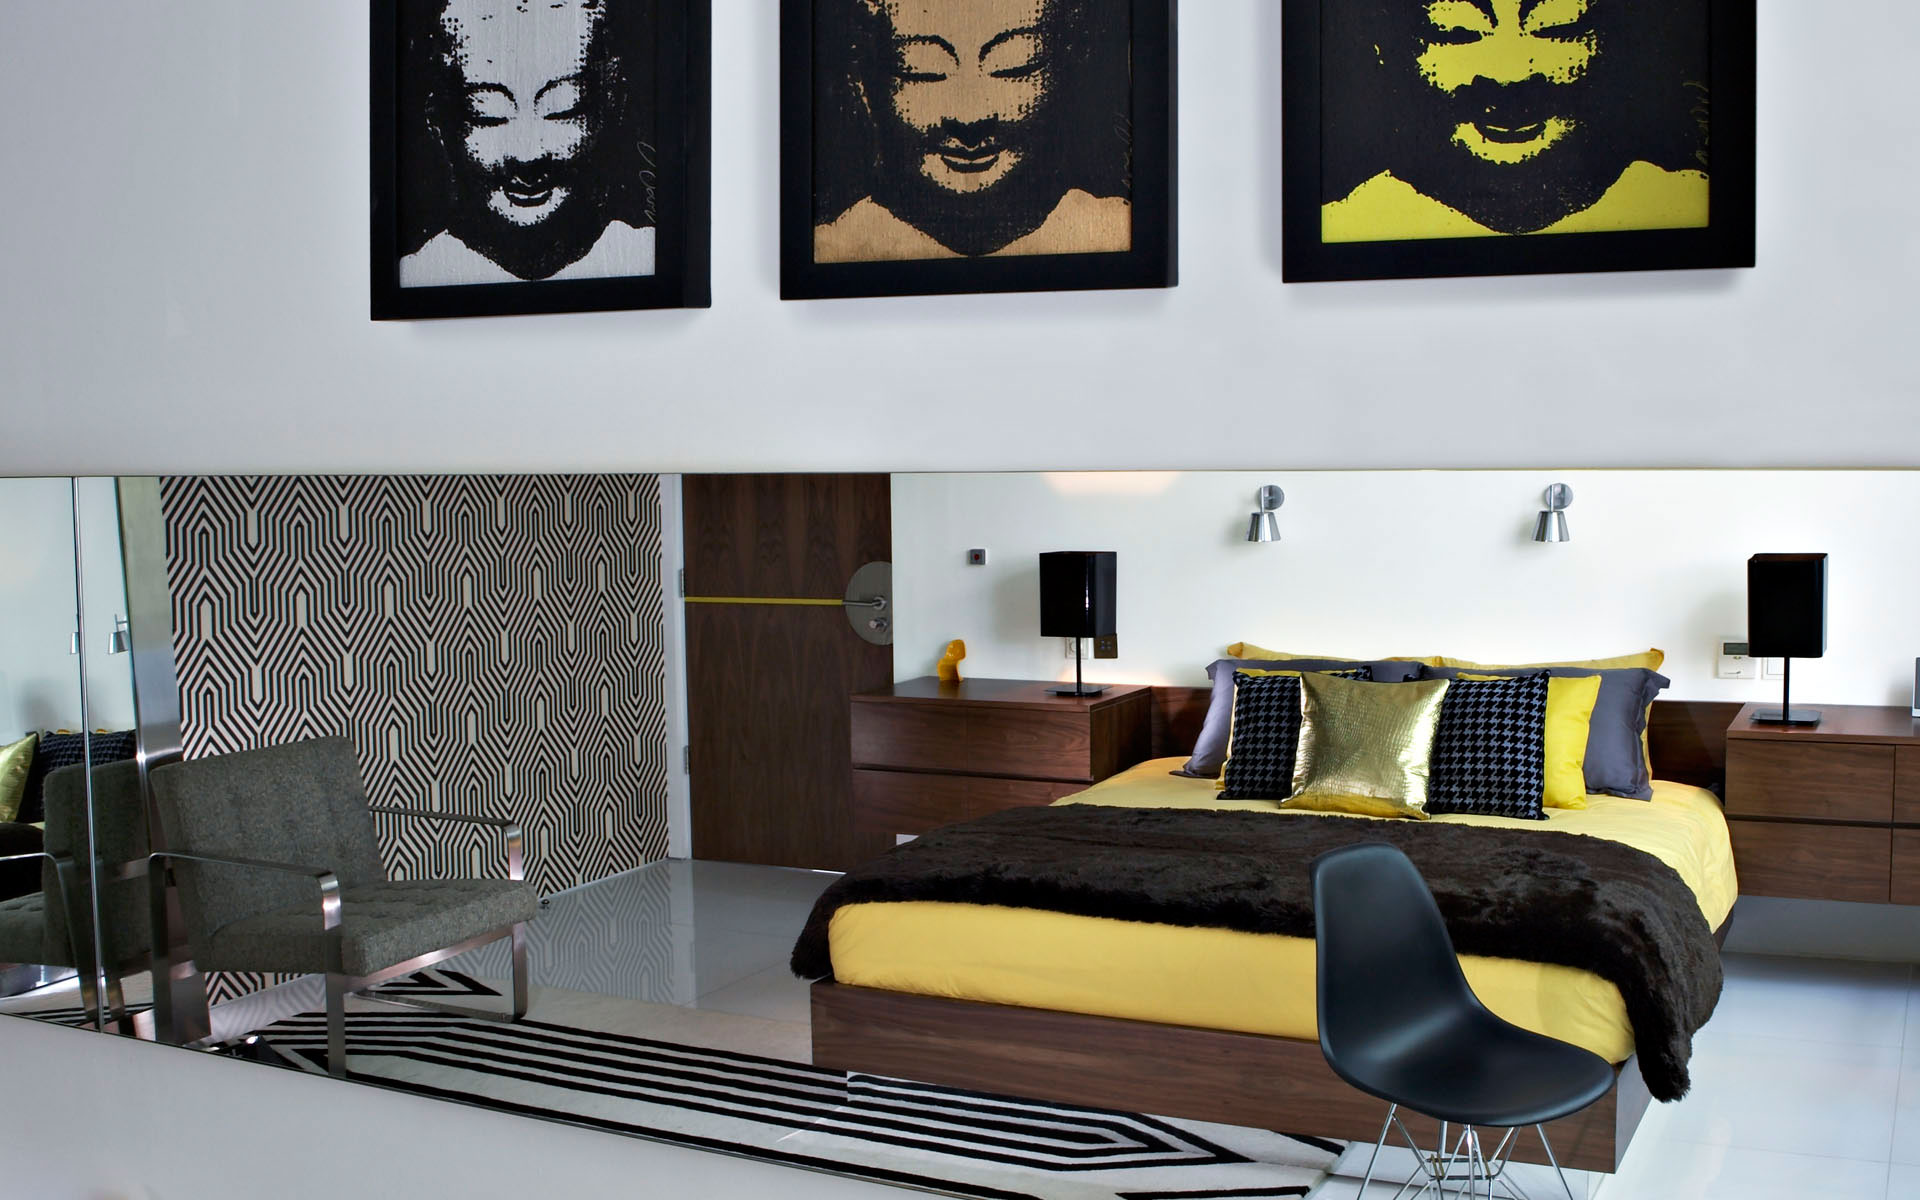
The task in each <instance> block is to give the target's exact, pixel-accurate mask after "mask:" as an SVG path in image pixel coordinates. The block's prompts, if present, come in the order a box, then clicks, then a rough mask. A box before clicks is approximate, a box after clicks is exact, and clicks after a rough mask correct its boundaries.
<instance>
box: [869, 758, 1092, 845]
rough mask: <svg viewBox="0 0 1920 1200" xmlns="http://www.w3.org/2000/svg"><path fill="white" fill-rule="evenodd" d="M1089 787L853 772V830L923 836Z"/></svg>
mask: <svg viewBox="0 0 1920 1200" xmlns="http://www.w3.org/2000/svg"><path fill="white" fill-rule="evenodd" d="M1085 786H1086V785H1085V784H1079V783H1047V782H1043V781H1038V780H1031V779H989V778H985V777H983V776H979V775H916V774H914V773H912V772H910V771H855V772H854V773H853V827H854V829H856V830H857V831H859V832H861V833H925V832H926V831H927V830H929V829H938V828H939V827H940V826H942V825H951V824H953V823H954V822H955V821H967V820H971V819H972V818H974V817H982V816H985V815H986V814H988V813H992V812H999V811H1000V810H1001V809H1003V808H1020V807H1023V806H1026V805H1039V804H1051V803H1053V802H1054V801H1055V800H1058V799H1060V797H1062V796H1070V795H1072V794H1073V793H1074V792H1077V791H1080V790H1081V789H1082V788H1084V787H1085Z"/></svg>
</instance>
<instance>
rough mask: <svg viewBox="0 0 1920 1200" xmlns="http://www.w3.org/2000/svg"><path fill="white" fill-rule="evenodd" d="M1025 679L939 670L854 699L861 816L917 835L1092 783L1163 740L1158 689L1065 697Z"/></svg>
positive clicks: (1124, 688) (882, 827) (862, 826)
mask: <svg viewBox="0 0 1920 1200" xmlns="http://www.w3.org/2000/svg"><path fill="white" fill-rule="evenodd" d="M1054 686H1056V685H1054V684H1051V683H1043V682H1036V681H1032V680H1020V679H969V680H966V681H964V682H962V683H958V684H943V683H941V682H940V681H939V680H938V679H934V678H931V677H928V678H923V679H912V680H908V681H906V682H904V683H896V684H894V685H893V686H892V687H889V688H884V689H881V690H879V691H873V692H863V693H860V694H858V695H855V696H854V697H853V820H854V828H856V829H858V830H860V831H862V832H867V833H895V834H901V833H906V834H917V833H924V832H926V831H927V830H929V829H933V828H936V827H938V826H941V825H947V824H951V823H952V822H954V821H964V820H967V819H968V818H971V817H978V816H982V815H985V814H986V813H990V812H995V811H997V810H999V809H1002V808H1014V807H1018V806H1020V805H1027V804H1050V803H1052V802H1053V801H1055V800H1058V799H1059V798H1060V797H1062V796H1067V795H1071V794H1073V793H1074V792H1078V791H1084V790H1085V789H1086V788H1087V787H1088V786H1089V785H1090V784H1094V783H1097V782H1099V781H1100V780H1102V779H1105V778H1107V777H1108V776H1109V775H1113V774H1115V773H1117V772H1119V771H1122V770H1125V769H1126V768H1127V767H1130V766H1132V765H1133V764H1134V763H1137V762H1140V761H1141V760H1143V759H1145V758H1147V757H1148V755H1149V754H1150V753H1151V750H1152V745H1151V743H1152V732H1151V726H1152V718H1153V711H1152V701H1153V690H1152V689H1151V688H1150V687H1146V686H1144V685H1139V684H1117V685H1113V686H1110V687H1109V688H1108V689H1107V690H1106V691H1105V692H1103V693H1101V694H1100V695H1098V696H1092V697H1074V696H1054V695H1051V694H1049V692H1048V690H1047V689H1049V688H1051V687H1054Z"/></svg>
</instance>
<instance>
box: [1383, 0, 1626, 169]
mask: <svg viewBox="0 0 1920 1200" xmlns="http://www.w3.org/2000/svg"><path fill="white" fill-rule="evenodd" d="M1593 3H1594V0H1430V2H1429V3H1428V4H1427V6H1426V21H1427V39H1426V46H1425V49H1424V50H1423V51H1422V53H1421V54H1420V58H1419V68H1420V76H1421V78H1422V79H1425V80H1426V81H1427V82H1428V83H1429V84H1431V85H1433V86H1434V87H1435V88H1438V89H1439V90H1440V91H1442V92H1445V93H1447V95H1448V96H1450V97H1451V96H1457V95H1458V94H1459V93H1461V92H1463V91H1465V90H1466V89H1468V88H1469V87H1472V86H1473V85H1475V84H1483V83H1484V84H1493V85H1497V86H1512V85H1516V84H1525V83H1533V82H1538V83H1547V84H1570V83H1575V82H1578V81H1579V80H1580V79H1582V78H1584V77H1585V76H1586V74H1587V71H1588V69H1589V68H1590V67H1591V66H1592V65H1593V60H1594V56H1595V54H1596V52H1597V51H1596V45H1597V40H1596V38H1595V35H1594V32H1593V30H1592V29H1591V28H1590V27H1589V26H1588V22H1587V17H1588V13H1589V10H1590V9H1591V8H1592V6H1593ZM1575 125H1576V118H1574V117H1573V116H1571V115H1569V114H1567V113H1563V112H1550V111H1541V110H1539V109H1534V110H1531V111H1511V112H1509V111H1501V110H1494V111H1490V112H1487V113H1484V114H1475V115H1474V117H1473V118H1471V119H1467V120H1462V121H1460V122H1459V123H1458V124H1457V125H1455V127H1454V129H1453V140H1454V142H1455V143H1456V144H1458V145H1459V146H1460V147H1461V148H1462V149H1464V150H1466V151H1467V152H1468V153H1469V154H1472V155H1474V156H1475V157H1476V158H1480V159H1482V160H1484V161H1487V162H1491V163H1518V162H1525V161H1526V160H1527V159H1530V158H1532V157H1534V156H1535V155H1537V154H1539V153H1541V152H1542V151H1544V150H1546V149H1548V148H1549V147H1551V146H1553V145H1554V144H1555V143H1557V142H1559V141H1560V140H1561V139H1562V138H1564V137H1566V136H1567V135H1568V134H1569V133H1571V132H1573V129H1574V127H1575Z"/></svg>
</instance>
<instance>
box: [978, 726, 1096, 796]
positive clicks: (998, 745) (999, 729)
mask: <svg viewBox="0 0 1920 1200" xmlns="http://www.w3.org/2000/svg"><path fill="white" fill-rule="evenodd" d="M966 718H967V751H968V754H969V755H970V760H969V761H968V762H967V763H966V765H965V769H966V770H969V771H978V772H982V773H985V774H991V775H1022V776H1026V777H1028V778H1031V779H1056V780H1065V781H1069V782H1085V783H1091V782H1093V731H1092V724H1091V722H1090V720H1089V714H1087V713H1085V712H1060V713H1050V712H1036V711H1034V710H1031V709H1006V708H990V707H982V708H973V709H968V710H967V714H966Z"/></svg>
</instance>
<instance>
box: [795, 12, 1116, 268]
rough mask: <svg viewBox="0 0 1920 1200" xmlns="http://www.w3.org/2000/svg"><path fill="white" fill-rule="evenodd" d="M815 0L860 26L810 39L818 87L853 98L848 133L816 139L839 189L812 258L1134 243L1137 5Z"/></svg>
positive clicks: (820, 225)
mask: <svg viewBox="0 0 1920 1200" xmlns="http://www.w3.org/2000/svg"><path fill="white" fill-rule="evenodd" d="M820 4H821V6H822V7H823V8H831V6H832V5H835V4H844V5H847V6H848V7H847V8H846V10H845V11H846V12H847V13H848V14H849V15H850V19H851V20H852V21H853V24H854V32H853V34H852V35H851V36H846V37H840V36H837V35H836V34H834V33H828V34H827V35H826V36H825V37H824V38H823V40H822V41H820V42H818V43H816V47H817V57H816V60H815V61H816V64H817V66H816V70H817V71H818V72H819V73H820V74H819V78H820V79H821V80H823V81H824V82H823V83H822V84H818V85H817V86H821V87H824V88H825V92H824V94H825V95H828V96H832V95H834V94H837V92H838V90H839V89H840V88H841V87H842V86H844V91H845V94H846V95H848V96H850V97H852V102H851V103H850V104H849V105H848V106H847V107H848V110H849V113H848V114H847V115H850V117H851V119H850V120H848V121H847V122H846V125H845V126H844V127H836V128H835V131H834V132H835V133H836V134H839V135H843V136H844V138H845V142H844V144H840V145H833V144H829V145H828V148H827V149H826V151H825V152H824V153H823V152H822V151H821V150H820V149H819V148H818V147H816V153H815V189H816V192H826V193H828V194H835V193H838V194H839V196H840V197H844V198H836V200H835V201H834V202H833V203H832V205H831V207H828V208H826V209H825V210H824V211H822V212H820V213H819V215H818V217H817V219H816V225H815V227H814V247H813V249H814V261H815V262H818V263H838V262H884V261H902V260H916V259H934V258H968V257H978V256H986V255H1003V256H1011V255H1033V254H1086V253H1106V252H1119V251H1125V250H1128V249H1129V248H1131V245H1132V234H1133V221H1132V210H1131V204H1130V202H1129V198H1128V196H1127V194H1126V191H1127V170H1126V164H1127V161H1128V152H1129V149H1130V148H1129V146H1128V144H1127V142H1126V140H1125V138H1126V134H1125V132H1124V131H1125V130H1126V129H1127V128H1128V122H1127V120H1126V114H1127V107H1128V103H1129V93H1128V87H1127V76H1126V71H1125V64H1126V62H1127V50H1128V39H1127V24H1126V21H1127V6H1125V5H1119V4H1115V3H1113V0H820ZM816 11H820V10H819V9H816ZM842 48H845V49H847V50H850V51H851V53H850V54H848V55H847V56H846V58H845V60H844V61H839V62H836V61H835V59H834V56H833V53H832V52H833V51H837V50H840V49H842ZM1116 68H1117V69H1116ZM842 81H844V84H843V83H842ZM856 187H857V189H858V190H855V189H856Z"/></svg>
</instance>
